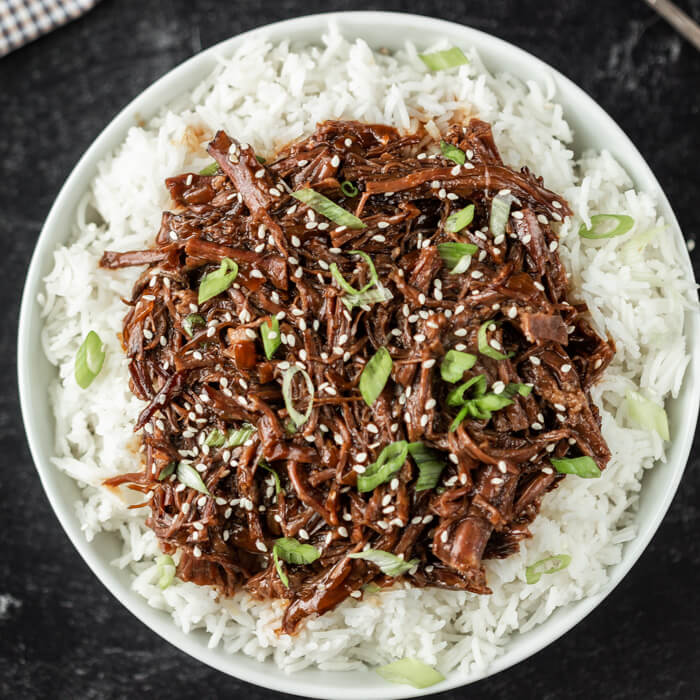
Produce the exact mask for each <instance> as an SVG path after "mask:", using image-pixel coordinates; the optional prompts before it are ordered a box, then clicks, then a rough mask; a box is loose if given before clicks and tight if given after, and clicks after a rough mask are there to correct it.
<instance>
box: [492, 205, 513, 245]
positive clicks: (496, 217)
mask: <svg viewBox="0 0 700 700" xmlns="http://www.w3.org/2000/svg"><path fill="white" fill-rule="evenodd" d="M511 201H512V197H511V195H508V196H506V197H502V196H501V195H496V196H495V197H494V198H493V199H492V200H491V215H490V216H489V231H491V234H492V235H493V237H494V238H495V237H497V236H501V235H502V234H504V233H505V232H506V224H507V223H508V216H509V215H510V203H511Z"/></svg>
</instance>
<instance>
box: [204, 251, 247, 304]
mask: <svg viewBox="0 0 700 700" xmlns="http://www.w3.org/2000/svg"><path fill="white" fill-rule="evenodd" d="M237 275H238V264H237V263H235V262H234V261H233V260H231V258H224V259H223V260H222V261H221V266H220V267H219V269H218V270H215V271H214V272H208V273H207V274H206V275H204V277H202V281H201V282H200V283H199V296H198V298H197V303H198V304H202V303H204V302H205V301H208V300H209V299H211V298H213V297H215V296H217V295H218V294H221V292H225V291H226V290H227V289H228V288H229V287H230V286H231V284H232V283H233V280H235V279H236V276H237Z"/></svg>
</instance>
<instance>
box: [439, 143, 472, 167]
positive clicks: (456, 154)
mask: <svg viewBox="0 0 700 700" xmlns="http://www.w3.org/2000/svg"><path fill="white" fill-rule="evenodd" d="M440 151H441V152H442V155H443V156H445V158H447V159H448V160H451V161H452V162H453V163H457V165H464V163H465V161H466V160H467V156H466V155H465V153H464V151H463V150H462V149H461V148H457V146H453V145H452V144H451V143H447V141H440Z"/></svg>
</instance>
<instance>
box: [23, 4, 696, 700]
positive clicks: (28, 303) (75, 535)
mask: <svg viewBox="0 0 700 700" xmlns="http://www.w3.org/2000/svg"><path fill="white" fill-rule="evenodd" d="M331 19H332V20H334V21H336V22H337V23H338V25H339V26H340V28H341V30H342V32H343V33H344V34H345V35H347V36H349V37H362V38H363V39H365V40H366V41H367V42H368V43H369V44H370V45H371V46H375V47H380V46H386V47H388V48H398V47H399V46H400V44H401V43H402V42H403V41H405V40H406V39H409V40H411V41H413V42H415V43H416V44H417V45H418V46H419V47H420V46H427V45H428V44H430V43H432V42H433V41H435V40H436V39H438V38H440V37H446V38H447V39H449V40H450V42H451V43H453V44H455V45H458V46H460V45H461V46H474V47H476V48H477V49H478V51H479V53H480V55H481V58H482V60H483V61H484V63H485V65H486V66H487V67H488V68H489V69H490V70H492V71H496V72H498V71H504V70H507V71H509V72H511V73H513V74H515V75H516V76H518V77H520V78H522V79H523V80H536V81H538V82H543V81H544V79H545V77H549V78H550V79H552V80H554V83H555V84H556V88H557V99H558V101H559V102H560V103H561V104H562V105H563V107H564V115H565V117H566V119H567V120H568V122H569V124H571V126H572V127H573V129H574V132H575V134H576V140H575V144H574V148H575V150H576V152H580V151H581V150H583V149H585V148H595V149H602V148H606V149H608V150H609V151H610V152H611V153H612V154H613V155H614V156H615V158H616V159H617V160H618V161H619V162H620V163H621V164H622V166H623V167H624V168H625V169H626V170H627V172H628V173H629V174H630V176H631V177H632V179H633V180H634V182H635V185H636V187H637V188H638V189H641V190H644V191H646V192H648V193H650V194H652V195H655V196H656V198H657V201H658V210H659V213H660V214H662V215H663V217H664V219H665V220H666V221H667V222H669V223H670V225H671V227H672V228H673V229H674V231H675V233H676V235H677V236H678V237H679V238H681V239H682V234H681V232H680V229H679V228H678V222H677V221H676V217H675V216H674V214H673V211H672V210H671V207H670V205H669V203H668V200H667V199H666V197H665V196H664V194H663V192H662V190H661V187H660V186H659V183H658V182H657V180H656V178H655V177H654V175H653V173H652V172H651V170H650V168H649V166H648V165H647V164H646V163H645V162H644V160H643V158H642V156H641V155H640V154H639V152H638V151H637V149H636V148H635V147H634V145H633V144H632V143H631V141H630V140H629V139H628V138H627V136H625V134H624V133H623V132H622V130H621V129H620V128H619V127H618V126H617V124H615V122H614V121H613V120H612V119H611V118H610V117H609V116H608V115H607V114H606V113H605V112H604V111H603V110H602V109H601V108H600V107H599V106H598V105H597V104H596V103H595V102H594V101H593V100H592V99H591V98H590V97H588V96H587V95H586V94H585V93H584V92H583V91H582V90H581V89H580V88H578V87H577V86H576V85H574V84H573V83H572V82H571V81H569V80H568V79H567V78H565V77H564V76H563V75H561V74H560V73H558V72H557V71H555V70H554V69H553V68H551V67H549V66H548V65H546V64H545V63H543V62H542V61H540V60H538V59H537V58H534V57H533V56H531V55H530V54H528V53H526V52H524V51H522V50H520V49H518V48H516V47H514V46H511V45H510V44H508V43H506V42H504V41H501V40H500V39H496V38H494V37H492V36H489V35H488V34H484V33H482V32H479V31H476V30H474V29H469V28H467V27H463V26H460V25H457V24H452V23H450V22H444V21H440V20H435V19H429V18H426V17H420V16H416V15H407V14H396V13H383V12H350V13H340V14H328V15H313V16H309V17H301V18H299V19H294V20H289V21H286V22H279V23H277V24H272V25H269V26H267V27H263V28H261V29H257V30H255V31H254V32H248V33H246V34H242V35H240V36H237V37H234V38H232V39H229V40H227V41H224V42H222V43H221V44H218V45H217V46H215V47H213V48H211V49H208V50H207V51H204V52H202V53H200V54H198V55H197V56H194V57H193V58H191V59H190V60H188V61H186V62H185V63H183V64H182V65H181V66H178V67H177V68H175V69H174V70H172V71H171V72H170V73H168V74H167V75H165V76H164V77H163V78H161V79H160V80H158V81H157V82H156V83H154V84H153V85H152V86H151V87H149V88H148V89H147V90H145V91H144V92H143V93H142V94H141V95H140V96H139V97H137V98H136V99H135V100H134V101H133V102H132V103H131V104H129V105H128V106H127V107H126V108H125V109H124V110H122V112H121V113H120V114H119V115H117V117H116V118H115V119H114V120H113V121H112V122H111V123H110V124H109V125H108V126H107V128H106V129H105V130H104V131H103V132H102V133H101V134H100V136H99V137H98V138H97V139H96V140H95V142H94V143H93V144H92V146H90V148H89V149H88V150H87V152H86V153H85V155H83V157H82V158H81V159H80V161H79V162H78V164H77V165H76V167H75V169H74V170H73V172H72V173H71V174H70V177H69V178H68V180H66V183H65V184H64V186H63V188H62V189H61V191H60V193H59V195H58V197H57V198H56V201H55V203H54V205H53V207H52V208H51V211H50V213H49V216H48V218H47V219H46V223H45V224H44V228H43V230H42V232H41V236H40V237H39V241H38V243H37V246H36V250H35V251H34V256H33V258H32V262H31V265H30V268H29V273H28V275H27V281H26V285H25V288H24V294H23V297H22V308H21V313H20V324H19V339H18V348H17V355H18V357H17V360H18V362H17V364H18V376H19V388H20V399H21V405H22V415H23V418H24V424H25V428H26V431H27V437H28V440H29V446H30V448H31V452H32V456H33V458H34V462H35V464H36V467H37V471H38V472H39V476H40V478H41V482H42V484H43V486H44V489H45V491H46V494H47V496H48V498H49V501H50V502H51V505H52V506H53V509H54V511H55V512H56V515H57V516H58V519H59V520H60V522H61V524H62V525H63V528H64V529H65V531H66V533H67V534H68V536H69V537H70V539H71V540H72V542H73V544H74V545H75V547H76V549H77V550H78V551H79V552H80V554H81V555H82V557H83V559H84V560H85V561H86V562H87V564H88V566H90V568H91V569H92V570H93V571H94V572H95V574H96V575H97V577H98V578H99V579H100V580H101V581H102V583H104V585H105V586H106V587H107V588H108V589H109V590H110V591H111V592H112V593H113V594H114V596H116V598H117V599H118V600H119V601H120V602H122V603H123V604H124V605H125V606H126V607H127V608H128V609H129V610H130V611H131V612H132V613H133V614H134V615H136V617H138V618H139V619H140V620H142V621H143V622H144V623H145V624H147V625H148V626H149V627H150V628H151V629H152V630H154V631H155V632H157V633H158V634H159V635H161V636H162V637H163V638H164V639H166V640H168V641H169V642H170V643H171V644H174V645H175V646H177V647H178V648H180V649H181V650H183V651H185V652H187V653H188V654H190V655H191V656H193V657H195V658H196V659H199V660H200V661H202V662H204V663H206V664H209V665H210V666H213V667H214V668H217V669H219V670H220V671H223V672H224V673H228V674H231V675H233V676H236V677H237V678H241V679H243V680H245V681H248V682H250V683H255V684H257V685H260V686H264V687H266V688H273V689H275V690H279V691H283V692H288V693H296V694H298V695H303V696H307V697H314V698H326V699H328V700H331V699H348V700H350V699H354V698H358V697H362V698H364V699H366V700H371V699H373V698H377V699H379V698H382V699H385V698H409V697H417V696H422V695H427V694H430V693H433V692H438V691H443V690H448V689H449V688H455V687H457V686H460V685H463V684H465V683H469V682H471V681H474V680H476V678H474V677H470V678H468V677H465V676H464V675H463V674H459V673H456V672H454V673H451V674H449V676H448V678H447V679H446V680H445V681H444V682H442V683H441V684H439V685H436V686H433V687H431V688H429V689H427V690H415V689H413V688H411V687H408V686H398V685H392V684H389V683H386V682H385V681H383V680H382V679H381V678H379V676H377V675H376V674H375V673H373V672H372V671H367V672H364V673H359V672H347V673H330V672H322V671H318V670H305V671H302V672H299V673H296V674H294V675H287V674H285V673H284V672H283V671H281V670H280V669H279V668H277V667H276V666H275V665H274V663H272V662H270V661H268V662H265V663H260V662H257V661H254V660H252V659H251V658H249V657H247V656H244V655H242V654H236V655H230V654H227V653H225V652H224V651H222V650H221V649H208V648H207V636H206V634H205V633H204V632H203V631H198V632H193V633H190V634H185V633H184V632H182V630H180V629H179V628H178V627H176V626H175V624H174V622H173V621H172V618H171V617H170V616H169V615H168V614H167V613H165V612H160V611H158V610H154V609H153V608H151V607H149V606H148V605H147V604H146V602H145V600H144V599H143V598H141V597H140V596H139V595H137V594H136V593H135V592H133V591H132V590H131V589H130V587H129V583H130V581H129V578H130V574H129V573H128V572H126V571H120V570H118V569H117V568H115V567H113V566H110V564H109V562H110V561H111V560H113V559H114V558H115V557H117V556H118V554H119V550H120V544H119V542H118V539H117V536H116V535H108V534H102V535H98V536H97V537H96V538H95V539H94V540H93V541H92V542H90V543H88V542H87V541H86V540H85V537H84V536H83V533H82V532H81V530H80V525H79V522H78V518H77V516H76V513H75V507H74V504H75V502H76V500H77V499H78V498H79V491H78V487H77V485H76V483H75V482H74V481H73V480H72V479H70V478H69V477H68V476H66V475H65V474H63V473H61V472H59V471H58V470H57V469H55V468H54V467H53V466H52V465H51V462H50V458H51V456H52V450H53V444H54V437H53V436H54V421H53V417H52V415H51V411H50V408H49V403H48V397H47V386H48V385H49V382H50V380H51V379H52V377H54V376H55V375H56V369H55V368H54V367H52V366H51V365H50V364H49V362H48V361H47V359H46V358H45V357H44V355H43V353H42V352H41V342H40V333H41V326H42V321H41V318H40V314H39V306H38V304H37V301H36V299H37V294H38V292H39V291H40V288H41V280H42V278H43V277H44V276H45V275H46V274H48V272H49V270H50V268H51V266H52V252H53V250H54V249H55V248H56V247H57V246H58V245H60V244H62V243H64V242H65V241H66V238H67V236H68V234H69V232H70V231H71V228H72V222H73V217H74V213H75V209H76V206H77V204H78V201H79V199H80V197H81V195H82V194H83V193H84V192H85V191H86V189H87V188H88V186H89V183H90V181H91V180H92V179H93V177H94V176H95V175H96V172H97V163H98V162H99V161H100V160H102V158H104V157H105V156H106V155H107V154H108V153H109V152H110V151H112V150H113V149H114V148H116V147H117V146H118V145H119V144H120V143H121V142H122V141H123V140H124V138H125V137H126V133H127V130H128V129H129V127H131V126H132V125H134V124H135V123H136V122H138V121H141V120H142V119H144V120H147V119H149V118H150V117H151V116H153V115H155V114H156V112H157V111H158V110H159V109H160V108H161V106H162V105H164V104H165V103H167V102H169V101H170V100H172V99H173V98H174V97H176V96H177V95H179V94H181V93H182V92H184V91H186V90H189V89H191V88H192V87H193V86H194V85H195V84H196V83H198V82H200V80H202V79H203V78H204V77H205V76H207V75H208V74H209V73H210V71H211V70H212V69H213V67H214V65H215V57H214V56H215V53H220V52H224V53H228V52H232V51H234V50H235V49H236V48H237V47H238V46H239V44H240V43H241V42H243V41H244V40H245V39H246V38H248V37H249V36H251V35H253V34H256V35H258V34H261V33H262V34H264V35H265V36H266V37H268V38H269V39H271V40H273V41H276V40H282V39H291V40H295V41H299V40H302V41H318V39H319V38H320V36H321V34H322V32H323V31H324V29H325V27H326V25H327V23H328V21H329V20H331ZM681 248H682V249H683V250H684V251H685V248H684V247H683V246H681ZM683 263H684V265H685V267H686V269H687V275H688V278H689V279H691V280H692V279H693V272H692V267H691V265H690V259H689V257H688V255H687V253H686V254H685V255H684V260H683ZM688 335H689V338H688V340H689V342H688V345H689V347H690V351H691V352H692V360H691V363H690V366H689V368H688V372H687V375H686V378H685V382H684V384H683V388H682V390H681V393H680V395H679V397H678V398H677V399H676V400H674V401H671V402H670V406H669V409H668V412H669V418H670V425H671V443H670V445H669V447H668V460H667V461H666V463H664V464H658V465H657V466H656V467H655V468H654V469H653V470H651V471H649V472H648V473H647V474H646V475H645V477H644V483H643V488H642V492H641V497H640V502H639V514H638V517H637V527H638V530H639V534H638V536H637V537H636V538H635V539H634V540H633V541H632V542H629V543H627V545H626V546H625V549H624V553H623V556H622V560H621V561H620V563H619V564H617V565H615V566H612V567H610V569H609V574H610V580H609V583H608V585H607V586H606V587H605V589H604V590H603V591H601V592H600V593H599V594H597V595H596V596H593V597H589V598H586V599H584V600H581V601H578V602H577V603H573V604H570V605H568V606H566V607H564V608H560V609H558V610H556V611H555V612H554V613H553V614H552V615H551V616H550V617H549V618H548V619H547V620H546V621H545V622H544V623H542V624H541V625H539V626H537V627H535V628H534V629H532V630H531V631H529V632H527V633H525V634H518V635H514V637H513V638H512V639H511V641H510V642H509V643H508V645H507V648H506V651H505V653H504V654H503V655H502V656H501V657H499V658H498V659H497V660H496V661H495V663H494V664H493V665H492V666H491V667H490V669H489V673H496V672H497V671H501V670H503V669H506V668H508V667H510V666H512V665H513V664H515V663H518V662H519V661H522V660H523V659H526V658H527V657H529V656H530V655H532V654H534V653H535V652H537V651H539V650H540V649H542V648H543V647H544V646H546V645H547V644H549V643H550V642H552V641H554V640H555V639H557V638H558V637H559V636H561V635H562V634H564V633H565V632H566V631H567V630H569V629H571V628H572V627H573V626H574V625H575V624H576V623H577V622H579V621H580V620H581V619H582V618H583V617H585V616H586V615H587V614H588V613H589V612H590V611H591V610H593V608H595V607H596V605H598V604H599V603H600V602H601V601H602V600H603V599H604V598H605V596H606V595H607V594H608V593H610V591H612V589H613V588H614V587H615V586H616V585H617V584H618V583H619V582H620V581H621V579H622V577H623V576H624V575H625V574H626V573H627V572H628V571H629V569H630V567H631V566H632V565H633V564H634V563H635V561H636V560H637V558H638V557H639V555H640V554H641V553H642V552H643V551H644V549H645V547H646V546H647V544H648V543H649V540H650V539H651V537H652V536H653V534H654V533H655V532H656V529H657V528H658V526H659V524H660V522H661V519H662V518H663V516H664V514H665V513H666V510H667V509H668V506H669V504H670V503H671V499H672V498H673V495H674V493H675V491H676V488H677V487H678V482H679V480H680V478H681V475H682V474H683V469H684V467H685V463H686V460H687V458H688V453H689V451H690V447H691V444H692V438H693V433H694V429H695V423H696V419H697V414H698V400H699V389H700V386H699V377H700V372H699V370H700V323H699V315H698V314H697V313H693V314H690V318H689V322H688Z"/></svg>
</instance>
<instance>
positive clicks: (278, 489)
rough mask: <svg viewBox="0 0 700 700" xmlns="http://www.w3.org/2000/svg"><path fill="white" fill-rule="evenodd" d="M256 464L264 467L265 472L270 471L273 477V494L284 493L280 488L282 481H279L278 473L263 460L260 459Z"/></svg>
mask: <svg viewBox="0 0 700 700" xmlns="http://www.w3.org/2000/svg"><path fill="white" fill-rule="evenodd" d="M258 466H259V467H261V468H262V469H264V470H265V471H266V472H270V474H272V476H273V477H274V479H275V496H279V495H280V493H284V489H283V488H282V482H281V481H280V475H279V474H278V473H277V472H276V471H275V470H274V469H273V468H272V467H271V466H270V465H269V464H268V463H267V462H266V461H265V460H261V461H260V462H259V463H258Z"/></svg>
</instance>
